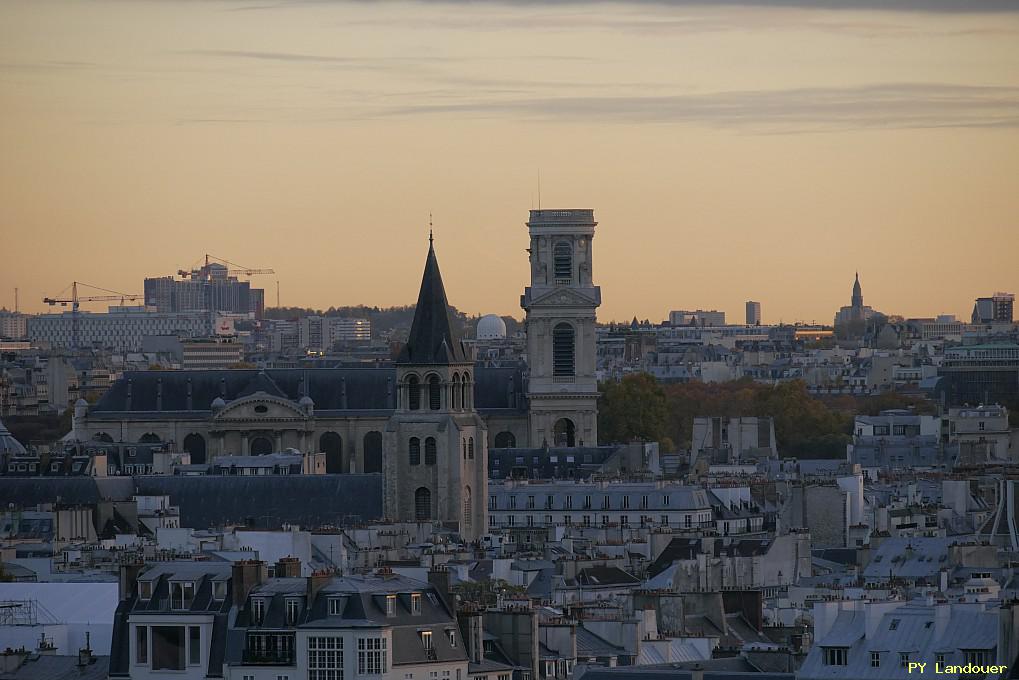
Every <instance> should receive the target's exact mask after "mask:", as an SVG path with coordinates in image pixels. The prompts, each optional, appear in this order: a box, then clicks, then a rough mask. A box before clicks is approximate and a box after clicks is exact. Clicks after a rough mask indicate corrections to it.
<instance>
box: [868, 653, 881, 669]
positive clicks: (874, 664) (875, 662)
mask: <svg viewBox="0 0 1019 680" xmlns="http://www.w3.org/2000/svg"><path fill="white" fill-rule="evenodd" d="M870 667H871V668H881V652H871V653H870Z"/></svg>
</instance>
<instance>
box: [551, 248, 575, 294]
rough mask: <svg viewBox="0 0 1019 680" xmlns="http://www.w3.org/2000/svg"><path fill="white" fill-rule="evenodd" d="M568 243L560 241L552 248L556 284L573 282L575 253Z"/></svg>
mask: <svg viewBox="0 0 1019 680" xmlns="http://www.w3.org/2000/svg"><path fill="white" fill-rule="evenodd" d="M572 250H573V249H572V248H571V246H570V244H569V242H568V241H559V242H558V243H556V244H555V246H554V247H553V248H552V272H553V274H554V276H555V280H556V283H567V284H568V283H570V282H571V281H572V280H573V252H572Z"/></svg>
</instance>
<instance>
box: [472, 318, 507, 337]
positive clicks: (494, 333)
mask: <svg viewBox="0 0 1019 680" xmlns="http://www.w3.org/2000/svg"><path fill="white" fill-rule="evenodd" d="M475 337H476V338H477V339H478V340H501V339H503V338H505V337H506V322H505V321H503V320H502V319H500V318H499V316H498V315H496V314H486V315H485V316H483V317H481V318H480V319H479V320H478V328H477V331H476V332H475Z"/></svg>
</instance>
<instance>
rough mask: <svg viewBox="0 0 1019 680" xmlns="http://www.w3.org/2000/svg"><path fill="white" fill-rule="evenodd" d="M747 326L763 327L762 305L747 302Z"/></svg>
mask: <svg viewBox="0 0 1019 680" xmlns="http://www.w3.org/2000/svg"><path fill="white" fill-rule="evenodd" d="M747 325H748V326H760V325H761V303H760V302H754V301H753V300H747Z"/></svg>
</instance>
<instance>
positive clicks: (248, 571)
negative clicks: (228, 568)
mask: <svg viewBox="0 0 1019 680" xmlns="http://www.w3.org/2000/svg"><path fill="white" fill-rule="evenodd" d="M267 574H268V570H267V569H266V567H265V562H262V561H261V560H239V561H237V562H234V563H233V572H232V574H231V576H232V579H231V580H232V581H233V582H232V583H231V584H230V587H231V589H232V590H233V595H234V598H233V599H234V604H235V605H237V606H238V607H243V606H244V602H245V601H246V600H247V599H248V594H249V593H250V592H251V590H252V589H253V588H254V587H255V586H257V585H260V584H261V583H262V582H263V581H265V579H266V577H267Z"/></svg>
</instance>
